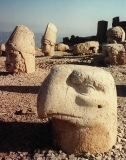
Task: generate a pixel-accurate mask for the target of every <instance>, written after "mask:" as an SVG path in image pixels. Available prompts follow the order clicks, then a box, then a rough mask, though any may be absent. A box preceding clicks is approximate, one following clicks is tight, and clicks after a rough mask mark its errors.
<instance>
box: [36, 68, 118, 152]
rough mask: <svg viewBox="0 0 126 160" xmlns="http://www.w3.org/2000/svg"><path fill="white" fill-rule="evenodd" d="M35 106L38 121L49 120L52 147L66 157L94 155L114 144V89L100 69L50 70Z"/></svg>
mask: <svg viewBox="0 0 126 160" xmlns="http://www.w3.org/2000/svg"><path fill="white" fill-rule="evenodd" d="M37 106H38V116H39V117H40V118H45V117H52V122H53V123H52V130H53V136H54V143H55V144H56V145H57V146H59V147H60V148H61V149H63V150H64V151H65V152H67V153H70V154H71V153H79V152H82V151H87V152H90V153H92V154H96V153H100V152H104V151H107V150H109V149H110V148H111V147H112V146H113V145H114V144H115V142H116V135H117V95H116V88H115V84H114V80H113V77H112V76H111V75H110V74H109V73H108V72H106V71H104V70H102V69H100V68H97V67H89V66H77V65H60V66H55V67H53V68H52V70H51V73H50V74H49V76H48V77H47V78H46V79H45V81H44V82H43V84H42V86H41V88H40V91H39V94H38V99H37Z"/></svg>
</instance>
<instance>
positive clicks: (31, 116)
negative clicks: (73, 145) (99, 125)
mask: <svg viewBox="0 0 126 160" xmlns="http://www.w3.org/2000/svg"><path fill="white" fill-rule="evenodd" d="M92 59H93V58H92ZM4 62H5V57H0V159H3V160H4V159H8V160H9V159H10V160H11V159H24V160H26V159H44V158H45V157H46V159H52V158H51V157H54V159H77V158H78V159H79V158H80V159H84V157H85V155H80V156H79V157H77V156H76V157H75V155H66V154H65V153H63V152H62V151H60V150H56V149H55V148H54V147H53V145H52V141H51V140H52V139H51V131H50V123H49V122H48V120H47V119H38V117H37V112H36V102H37V94H38V91H39V88H40V86H41V84H42V82H43V80H44V79H45V77H46V76H47V75H48V74H49V72H50V69H51V67H52V66H53V65H56V64H78V65H91V59H90V58H87V57H84V56H72V55H71V54H67V53H65V52H64V53H63V52H57V56H55V57H52V58H49V57H43V56H42V54H41V53H37V54H36V71H35V73H34V74H27V73H21V74H13V75H12V74H9V73H7V72H6V70H5V65H4ZM102 68H103V69H105V70H107V71H109V72H110V73H111V74H112V75H113V77H114V80H115V83H116V88H117V96H118V137H117V144H116V145H115V146H113V148H112V149H111V150H110V151H109V152H107V153H103V154H98V155H96V156H93V155H92V156H91V157H90V156H88V155H86V156H87V159H91V158H92V159H100V158H101V159H108V160H109V159H121V160H123V159H125V158H126V65H122V66H109V67H102ZM46 122H48V123H46ZM50 156H51V157H50ZM85 159H86V157H85Z"/></svg>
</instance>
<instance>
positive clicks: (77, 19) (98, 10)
mask: <svg viewBox="0 0 126 160" xmlns="http://www.w3.org/2000/svg"><path fill="white" fill-rule="evenodd" d="M116 16H119V18H120V21H126V0H0V31H13V30H14V28H15V27H16V26H17V25H25V26H26V27H28V28H29V29H31V30H32V31H33V32H40V33H44V31H45V29H46V26H47V24H48V23H50V22H51V23H53V24H54V25H55V26H56V27H57V35H58V36H62V37H66V36H68V37H70V36H71V35H75V36H80V37H86V36H92V35H96V34H97V23H98V21H100V20H105V21H108V28H110V27H112V18H114V17H116Z"/></svg>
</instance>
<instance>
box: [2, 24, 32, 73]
mask: <svg viewBox="0 0 126 160" xmlns="http://www.w3.org/2000/svg"><path fill="white" fill-rule="evenodd" d="M6 52H7V56H6V62H5V64H6V70H7V71H8V72H12V73H17V72H26V73H33V72H35V40H34V33H33V32H32V31H31V30H29V29H28V28H27V27H25V26H23V25H19V26H16V27H15V29H14V31H13V32H12V34H11V36H10V38H9V39H8V41H7V43H6Z"/></svg>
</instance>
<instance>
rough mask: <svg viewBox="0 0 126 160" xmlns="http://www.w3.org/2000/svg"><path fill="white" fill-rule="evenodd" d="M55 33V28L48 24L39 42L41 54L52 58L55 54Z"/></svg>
mask: <svg viewBox="0 0 126 160" xmlns="http://www.w3.org/2000/svg"><path fill="white" fill-rule="evenodd" d="M56 33H57V29H56V26H55V25H54V24H52V23H49V24H48V25H47V27H46V31H45V34H44V35H43V37H42V41H41V48H42V52H43V53H44V55H45V56H53V55H54V54H55V52H54V50H55V43H56Z"/></svg>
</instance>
